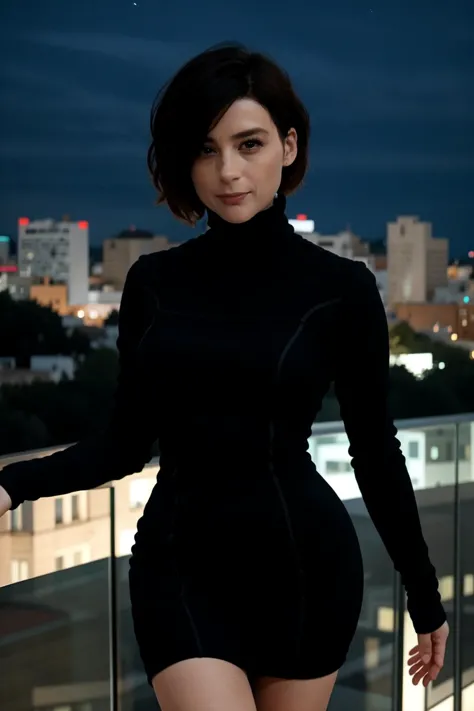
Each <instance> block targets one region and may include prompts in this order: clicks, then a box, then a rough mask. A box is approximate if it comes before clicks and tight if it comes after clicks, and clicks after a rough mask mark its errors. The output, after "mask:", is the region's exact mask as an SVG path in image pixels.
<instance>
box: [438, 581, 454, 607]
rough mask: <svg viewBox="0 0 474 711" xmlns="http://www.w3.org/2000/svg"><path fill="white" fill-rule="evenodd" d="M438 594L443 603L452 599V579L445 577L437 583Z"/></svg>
mask: <svg viewBox="0 0 474 711" xmlns="http://www.w3.org/2000/svg"><path fill="white" fill-rule="evenodd" d="M439 594H440V595H441V600H442V601H443V602H448V600H452V599H453V598H454V578H453V576H452V575H447V576H445V577H444V578H441V579H440V581H439Z"/></svg>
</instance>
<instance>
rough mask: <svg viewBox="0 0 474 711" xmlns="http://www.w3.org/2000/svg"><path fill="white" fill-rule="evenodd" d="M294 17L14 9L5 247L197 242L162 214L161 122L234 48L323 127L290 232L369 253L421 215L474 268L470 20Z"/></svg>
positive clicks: (342, 1)
mask: <svg viewBox="0 0 474 711" xmlns="http://www.w3.org/2000/svg"><path fill="white" fill-rule="evenodd" d="M291 7H292V13H291V14H289V13H288V8H287V7H281V8H280V7H278V6H275V4H274V3H273V2H269V0H262V2H261V3H259V4H258V6H257V5H255V4H254V3H252V4H250V3H248V2H245V0H244V3H243V4H241V5H240V6H239V8H234V7H226V6H224V5H222V4H221V3H220V2H217V0H209V2H208V3H207V6H206V14H205V15H204V14H203V11H202V9H201V8H197V7H196V6H195V5H193V4H191V3H190V0H182V2H180V3H176V2H174V3H172V4H171V3H170V4H169V5H168V3H166V2H165V4H164V5H161V6H160V7H159V8H157V7H156V4H155V3H153V2H152V0H142V1H139V2H137V3H135V4H134V3H133V2H129V1H128V0H127V1H126V2H125V1H124V2H123V3H122V4H121V5H119V6H118V7H117V4H116V3H112V0H84V1H83V2H81V3H79V2H72V3H68V4H67V5H65V4H64V3H62V2H60V1H59V0H44V2H42V3H40V4H37V3H34V2H33V1H32V0H20V1H19V2H18V1H16V2H13V0H7V1H6V3H4V5H3V7H2V11H1V19H2V23H1V24H2V29H1V30H0V33H1V38H2V49H3V55H4V63H3V64H2V66H1V67H0V79H1V83H2V87H3V98H4V101H3V111H2V136H3V141H2V142H1V145H0V164H1V167H2V170H1V171H0V173H1V177H0V189H1V193H0V194H1V195H2V200H1V203H0V233H4V234H9V235H10V236H11V237H13V238H14V239H16V234H17V233H16V223H17V219H18V217H20V216H28V217H30V218H32V219H34V218H44V217H53V218H55V219H60V218H61V216H62V215H63V214H68V215H70V217H71V219H78V220H79V219H86V220H88V221H89V223H90V237H91V244H92V245H93V246H94V245H99V244H100V243H101V242H102V240H103V239H104V238H106V237H111V236H113V235H115V234H117V233H118V232H120V231H121V230H123V229H124V228H127V227H128V226H129V225H130V224H134V225H136V226H137V227H138V228H143V229H149V230H151V231H152V232H154V233H155V234H165V235H167V236H169V238H170V239H171V240H172V241H183V240H185V239H188V238H191V237H193V236H194V235H195V234H197V233H198V230H199V228H197V229H192V228H188V227H186V226H184V225H181V224H180V223H179V222H178V221H177V220H175V219H174V218H173V217H172V216H171V215H170V214H169V213H168V212H167V210H166V208H163V207H160V208H157V207H155V206H154V194H153V191H152V188H151V184H150V181H149V178H148V176H147V173H146V162H145V154H146V149H147V142H148V118H149V110H150V107H151V103H152V100H153V98H154V95H155V94H156V92H157V90H158V89H159V87H160V86H161V85H162V84H163V83H164V82H165V81H166V79H168V78H169V77H170V76H171V75H172V74H173V72H174V71H176V69H178V68H179V66H180V65H181V64H182V63H183V62H184V61H186V60H187V59H188V58H189V57H191V56H192V55H193V54H195V53H197V52H199V51H201V50H202V49H204V48H206V47H208V46H210V45H213V44H216V43H217V42H219V41H222V40H225V39H236V40H238V41H241V42H243V43H246V44H248V45H249V46H250V47H252V48H255V49H259V50H262V51H264V52H267V53H268V54H270V55H271V56H272V57H274V58H275V59H276V60H277V61H279V62H280V63H281V64H282V65H283V66H284V67H285V68H286V69H287V70H288V72H289V74H290V76H291V77H292V79H293V81H294V84H295V87H296V89H297V91H298V92H299V93H300V95H301V97H302V99H303V101H304V102H305V103H306V105H307V106H308V109H309V111H310V114H311V118H312V141H311V168H310V171H309V174H308V177H307V180H306V183H305V186H304V187H303V188H302V189H301V190H300V191H299V192H298V193H297V194H296V195H295V196H293V197H291V198H290V199H289V201H288V216H289V217H294V216H296V214H297V213H306V214H308V216H310V217H311V218H312V219H314V221H315V225H316V229H317V231H318V232H321V233H325V234H334V233H336V232H339V231H340V230H343V229H345V228H346V227H347V225H350V227H351V228H352V229H353V231H354V232H355V233H356V234H358V235H360V237H362V239H368V240H370V241H373V240H377V239H384V238H385V233H386V223H387V222H389V221H392V220H395V219H396V218H397V216H399V215H402V214H405V215H406V214H409V215H418V216H419V217H420V219H422V220H425V221H429V222H432V224H433V234H434V236H436V237H447V238H448V239H449V241H450V252H451V256H452V257H459V258H466V257H467V252H468V251H469V250H471V249H474V238H473V237H472V195H473V194H474V130H473V123H474V122H473V119H474V108H473V107H474V84H473V82H472V81H471V79H472V74H473V69H474V52H473V51H472V47H473V46H474V4H472V3H467V2H465V0H454V2H453V3H451V4H450V5H449V7H446V5H445V3H444V2H441V1H439V2H433V3H432V5H431V7H430V9H429V11H427V10H426V9H425V7H426V4H425V3H424V2H422V1H421V0H412V2H409V0H398V1H397V2H395V0H385V1H384V2H381V0H378V1H376V2H373V3H371V4H370V5H368V4H365V3H362V2H356V3H353V2H352V0H351V1H349V0H334V2H333V3H332V4H331V6H330V7H324V8H319V7H308V6H306V4H305V5H303V0H295V2H294V3H292V6H291ZM183 17H186V22H185V23H184V22H183V20H182V18H183ZM303 20H304V21H303ZM104 28H106V29H104ZM229 28H232V36H229V35H230V34H231V33H230V30H229ZM190 109H192V107H190Z"/></svg>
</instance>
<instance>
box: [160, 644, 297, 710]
mask: <svg viewBox="0 0 474 711" xmlns="http://www.w3.org/2000/svg"><path fill="white" fill-rule="evenodd" d="M152 683H153V689H154V691H155V694H156V698H157V700H158V703H159V705H160V707H161V711H224V709H225V711H256V707H255V701H254V698H253V694H252V689H251V687H250V683H249V680H248V677H247V674H246V673H245V672H244V671H243V670H242V669H240V668H239V667H238V666H235V665H234V664H231V663H230V662H226V661H223V660H222V659H214V658H211V657H196V658H193V659H186V660H184V661H182V662H177V663H176V664H173V665H171V666H169V667H167V668H166V669H164V670H163V671H162V672H160V673H159V674H157V675H156V676H155V677H154V678H153V681H152ZM269 708H270V707H269ZM282 708H283V707H282ZM272 711H277V709H272ZM300 711H304V710H303V709H301V710H300Z"/></svg>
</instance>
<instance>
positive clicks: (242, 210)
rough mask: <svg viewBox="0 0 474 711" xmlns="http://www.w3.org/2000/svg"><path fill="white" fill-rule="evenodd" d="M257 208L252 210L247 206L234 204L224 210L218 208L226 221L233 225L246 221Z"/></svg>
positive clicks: (253, 214)
mask: <svg viewBox="0 0 474 711" xmlns="http://www.w3.org/2000/svg"><path fill="white" fill-rule="evenodd" d="M257 212H258V210H253V209H251V208H249V207H247V206H245V207H244V206H243V205H242V206H240V205H234V206H233V207H227V208H226V209H224V210H222V209H221V210H219V215H220V217H222V219H223V220H225V221H226V222H230V223H231V224H233V225H239V224H241V223H242V222H248V221H249V220H251V219H252V217H255V215H256V214H257Z"/></svg>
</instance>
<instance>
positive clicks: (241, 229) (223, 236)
mask: <svg viewBox="0 0 474 711" xmlns="http://www.w3.org/2000/svg"><path fill="white" fill-rule="evenodd" d="M285 208H286V198H285V196H284V195H281V194H278V195H277V196H276V197H275V199H274V201H273V204H272V205H270V207H268V208H266V209H265V210H262V211H261V212H258V213H257V214H256V215H254V216H253V217H252V218H251V219H250V220H247V221H246V222H239V223H233V222H227V221H226V220H224V219H223V218H222V217H220V216H219V215H217V214H216V213H215V212H212V211H210V210H208V225H209V228H210V230H209V232H208V233H207V234H208V235H209V236H210V237H211V238H212V241H215V242H216V243H217V242H219V243H222V247H223V248H224V249H225V248H226V245H227V246H237V247H238V246H239V245H240V246H242V245H244V244H247V243H249V242H251V245H249V246H251V248H252V250H254V249H255V250H258V249H259V247H263V248H264V249H267V248H270V247H271V246H272V245H276V244H278V242H279V241H280V240H282V239H284V238H285V237H286V238H288V236H289V235H290V234H294V232H293V229H292V227H290V225H289V223H288V220H287V217H286V214H285Z"/></svg>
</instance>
